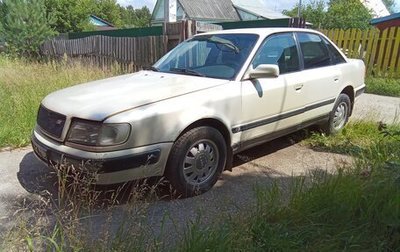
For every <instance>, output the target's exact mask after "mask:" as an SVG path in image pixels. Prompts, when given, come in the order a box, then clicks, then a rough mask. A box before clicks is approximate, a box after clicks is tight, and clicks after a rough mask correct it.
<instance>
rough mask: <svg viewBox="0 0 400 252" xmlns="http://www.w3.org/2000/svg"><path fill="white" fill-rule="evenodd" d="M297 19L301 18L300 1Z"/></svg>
mask: <svg viewBox="0 0 400 252" xmlns="http://www.w3.org/2000/svg"><path fill="white" fill-rule="evenodd" d="M297 11H298V12H297V17H298V18H301V0H299V6H298V8H297Z"/></svg>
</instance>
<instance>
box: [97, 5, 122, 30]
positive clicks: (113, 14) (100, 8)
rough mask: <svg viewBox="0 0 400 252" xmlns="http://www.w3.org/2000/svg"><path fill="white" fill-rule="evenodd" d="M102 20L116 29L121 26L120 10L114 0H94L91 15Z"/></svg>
mask: <svg viewBox="0 0 400 252" xmlns="http://www.w3.org/2000/svg"><path fill="white" fill-rule="evenodd" d="M90 14H94V15H96V16H98V17H99V18H102V19H104V20H106V21H108V22H110V23H112V24H113V25H114V26H116V27H121V26H122V25H123V22H122V19H121V9H120V6H119V5H118V4H117V2H116V0H95V1H94V8H93V11H92V13H90Z"/></svg>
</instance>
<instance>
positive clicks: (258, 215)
mask: <svg viewBox="0 0 400 252" xmlns="http://www.w3.org/2000/svg"><path fill="white" fill-rule="evenodd" d="M385 135H386V136H385ZM309 143H310V142H308V143H307V144H309ZM311 143H313V144H314V145H315V144H316V143H318V146H323V147H324V150H331V151H335V152H337V151H338V150H340V151H343V152H345V151H347V150H349V149H350V150H353V147H351V146H357V148H356V149H357V152H356V155H357V157H358V158H357V160H356V162H355V164H354V166H353V167H346V168H343V169H341V170H339V171H338V173H337V174H334V175H332V174H327V173H326V172H323V171H319V172H313V173H311V174H310V176H307V177H297V178H283V179H282V180H281V181H279V180H278V181H276V182H275V183H274V184H273V185H272V186H269V187H257V188H256V194H257V205H256V207H255V208H254V210H253V211H251V212H249V213H245V214H241V215H240V216H238V217H236V218H231V219H229V220H224V221H222V223H223V224H222V225H215V226H213V227H208V228H199V225H196V224H195V225H192V227H191V229H190V231H189V232H188V233H187V236H186V239H185V240H184V241H183V242H182V243H181V244H180V246H179V250H180V251H207V250H208V251H214V250H215V251H231V250H232V251H400V127H399V126H392V127H390V129H381V130H379V128H378V126H377V125H375V124H373V123H363V122H358V123H354V124H350V125H349V126H348V127H347V132H343V133H341V134H339V135H336V136H329V137H326V136H320V137H317V136H313V137H311ZM344 143H345V144H344ZM283 184H289V186H282V185H283ZM284 188H286V189H284ZM215 248H216V249H215Z"/></svg>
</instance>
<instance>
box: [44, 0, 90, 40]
mask: <svg viewBox="0 0 400 252" xmlns="http://www.w3.org/2000/svg"><path fill="white" fill-rule="evenodd" d="M45 6H46V11H47V13H49V14H50V13H51V14H52V15H53V16H54V18H55V22H54V24H53V27H54V29H55V30H56V31H57V32H59V33H66V32H72V31H83V30H89V29H92V26H91V25H90V24H89V15H90V14H92V11H91V10H92V9H93V6H94V5H93V1H92V0H75V1H70V0H45Z"/></svg>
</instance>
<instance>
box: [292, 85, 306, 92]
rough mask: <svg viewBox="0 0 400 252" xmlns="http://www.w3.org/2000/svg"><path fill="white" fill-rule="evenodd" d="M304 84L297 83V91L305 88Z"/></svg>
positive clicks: (295, 87)
mask: <svg viewBox="0 0 400 252" xmlns="http://www.w3.org/2000/svg"><path fill="white" fill-rule="evenodd" d="M303 86H304V84H297V85H295V86H294V89H295V90H296V91H300V90H301V89H302V88H303Z"/></svg>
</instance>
